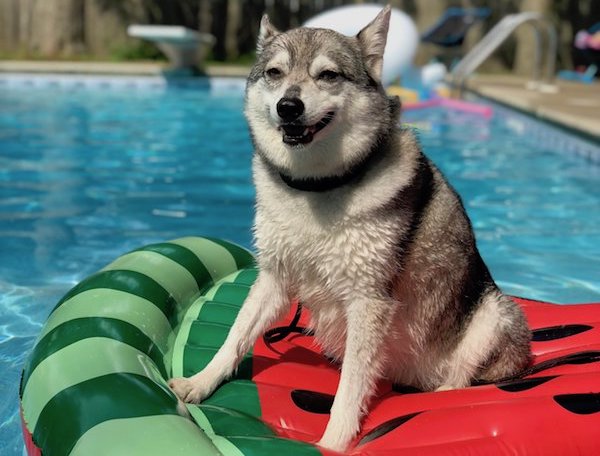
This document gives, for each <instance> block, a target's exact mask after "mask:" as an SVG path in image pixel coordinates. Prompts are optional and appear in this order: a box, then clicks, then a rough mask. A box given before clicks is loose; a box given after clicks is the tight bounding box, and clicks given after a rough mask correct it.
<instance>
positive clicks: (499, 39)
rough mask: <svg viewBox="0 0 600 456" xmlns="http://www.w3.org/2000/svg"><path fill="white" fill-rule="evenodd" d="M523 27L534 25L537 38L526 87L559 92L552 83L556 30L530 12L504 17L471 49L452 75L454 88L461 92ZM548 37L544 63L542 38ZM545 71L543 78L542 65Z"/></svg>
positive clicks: (540, 16) (540, 15)
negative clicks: (531, 70) (500, 48)
mask: <svg viewBox="0 0 600 456" xmlns="http://www.w3.org/2000/svg"><path fill="white" fill-rule="evenodd" d="M522 24H530V25H532V26H533V30H534V36H535V44H536V46H535V55H534V59H535V60H534V65H533V75H532V78H531V81H529V82H528V83H527V88H529V89H535V90H539V91H541V92H548V93H553V92H556V91H557V88H556V86H555V85H554V84H553V81H554V71H555V68H556V51H557V45H558V38H557V34H556V28H555V27H554V25H552V23H551V22H550V21H549V20H548V19H547V18H546V17H545V16H544V15H543V14H540V13H534V12H527V13H518V14H509V15H508V16H505V17H504V18H502V20H501V21H500V22H498V23H497V24H496V25H495V26H494V27H493V28H492V29H491V30H490V31H489V32H488V33H487V34H486V35H485V36H484V37H483V38H482V39H481V41H479V42H478V43H477V44H476V45H475V46H474V47H473V49H471V50H470V51H469V52H468V53H467V54H466V55H465V56H464V57H463V58H462V59H461V60H460V61H459V62H458V63H457V64H456V65H455V66H454V68H452V70H451V72H450V80H451V83H452V85H453V87H455V88H457V89H458V90H459V91H462V90H463V88H464V84H465V80H466V79H467V77H469V75H471V74H472V73H473V72H474V71H475V70H476V69H477V68H479V66H480V65H481V64H482V63H483V62H484V61H485V60H486V59H487V58H488V57H489V56H490V55H491V54H492V53H493V52H494V51H495V50H496V49H497V48H498V47H500V45H501V44H502V43H504V41H506V39H507V38H508V37H509V36H510V35H511V34H512V33H513V32H514V31H515V30H516V29H517V28H518V27H519V26H521V25H522ZM544 33H545V35H546V58H545V62H543V61H542V46H543V44H544V42H543V35H544ZM544 63H545V72H544V75H543V76H542V69H543V64H544Z"/></svg>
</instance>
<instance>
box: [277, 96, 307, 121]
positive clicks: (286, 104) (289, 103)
mask: <svg viewBox="0 0 600 456" xmlns="http://www.w3.org/2000/svg"><path fill="white" fill-rule="evenodd" d="M303 112H304V103H302V100H300V98H282V99H281V100H279V102H278V103H277V114H279V117H281V119H282V120H283V121H284V122H291V121H293V120H296V119H297V118H298V117H300V116H301V115H302V113H303Z"/></svg>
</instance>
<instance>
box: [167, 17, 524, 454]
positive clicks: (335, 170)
mask: <svg viewBox="0 0 600 456" xmlns="http://www.w3.org/2000/svg"><path fill="white" fill-rule="evenodd" d="M389 14H390V11H389V9H388V8H386V9H384V10H383V11H382V12H381V13H380V14H379V15H378V17H377V18H376V19H375V20H374V21H373V22H371V23H370V24H369V25H367V26H366V27H365V28H364V29H363V30H362V31H361V32H360V33H359V34H358V35H357V36H356V37H345V36H342V35H339V34H337V33H335V32H333V31H331V30H323V29H295V30H291V31H289V32H286V33H280V32H279V31H277V30H276V29H275V28H273V27H272V26H271V24H270V23H269V22H268V19H266V18H263V22H262V23H261V35H260V37H259V44H258V49H259V55H258V58H257V62H256V64H255V66H254V68H253V70H252V72H251V74H250V77H249V79H248V85H247V92H246V117H247V119H248V123H249V125H250V130H251V133H252V138H253V141H254V145H255V151H256V153H255V155H254V159H253V169H254V181H255V185H256V193H257V201H256V221H255V238H256V247H257V251H258V264H259V269H260V272H259V276H258V279H257V281H256V283H255V285H254V286H253V287H252V290H251V292H250V295H249V297H248V299H247V301H246V302H245V303H244V306H243V307H242V309H241V311H240V313H239V316H238V318H237V320H236V322H235V324H234V325H233V327H232V329H231V331H230V334H229V336H228V338H227V340H226V342H225V343H224V345H223V347H222V349H221V350H220V351H219V352H218V353H217V354H216V355H215V357H214V359H213V360H212V361H211V363H209V365H208V366H207V367H206V369H204V370H203V371H202V372H200V373H198V374H196V375H195V376H193V377H191V378H189V379H173V380H172V381H171V386H172V387H173V389H174V390H175V391H176V393H177V394H178V395H179V396H180V397H181V398H182V399H183V400H185V401H188V402H198V401H200V400H202V399H203V398H204V397H206V396H207V395H209V394H210V393H211V392H212V391H213V390H214V389H215V388H216V387H217V386H218V384H219V383H220V382H221V381H222V380H223V379H225V378H226V377H227V376H229V375H231V373H232V372H233V370H234V369H235V367H236V366H237V364H238V363H239V361H240V360H241V358H242V356H243V355H244V354H245V353H246V352H247V350H248V349H249V348H250V347H251V346H252V344H253V343H254V341H255V339H256V338H257V337H259V336H260V335H261V334H262V333H263V332H264V331H265V330H266V329H267V328H268V327H269V325H272V324H273V323H274V322H275V321H276V320H277V319H278V318H280V317H281V316H282V315H283V314H285V313H286V312H287V311H288V309H289V305H290V302H291V301H292V300H293V299H299V300H300V301H301V302H302V303H303V305H304V306H305V307H307V308H308V309H309V310H310V313H311V318H312V320H311V328H312V329H313V330H314V333H315V336H316V339H317V341H318V343H319V344H321V346H322V347H323V350H324V351H325V352H326V353H327V354H328V355H330V356H331V357H333V358H335V359H337V360H339V361H340V362H341V379H340V384H339V387H338V391H337V394H336V397H335V401H334V403H333V406H332V409H331V418H330V421H329V424H328V426H327V428H326V430H325V433H324V435H323V437H322V439H321V441H320V442H319V444H320V445H322V446H324V447H327V448H331V449H334V450H344V449H346V448H347V447H348V445H349V444H350V443H351V441H352V439H353V438H354V437H355V436H356V435H357V433H358V431H359V429H360V421H361V418H362V416H363V415H364V413H365V412H366V411H367V409H368V401H369V398H370V397H371V395H372V393H373V391H374V389H375V388H374V387H375V384H376V382H377V381H378V380H379V379H381V378H383V377H385V378H387V379H389V380H391V381H393V382H397V383H402V384H406V385H412V386H415V387H418V388H421V389H424V390H444V389H452V388H463V387H466V386H468V385H469V384H470V383H471V382H472V381H473V380H482V381H495V380H498V379H501V378H505V377H509V376H513V375H516V374H517V373H518V372H519V371H521V370H522V369H523V368H525V367H526V366H527V364H528V362H529V356H530V355H529V353H530V352H529V340H530V333H529V330H528V328H527V324H526V321H525V319H524V317H523V314H522V312H521V310H520V309H519V307H518V306H517V305H516V304H515V303H514V302H513V301H512V300H511V299H510V298H508V297H506V296H504V295H503V294H502V293H501V292H500V291H499V289H498V288H497V286H496V285H495V283H494V281H493V280H492V277H491V276H490V273H489V271H488V269H487V267H486V265H485V264H484V262H483V260H482V258H481V256H480V254H479V252H478V250H477V247H476V243H475V238H474V235H473V230H472V228H471V224H470V222H469V219H468V217H467V215H466V212H465V210H464V207H463V205H462V202H461V199H460V197H459V196H458V195H457V194H456V192H455V191H454V190H453V189H452V188H451V187H450V186H449V184H448V183H447V181H446V180H445V179H444V177H443V176H442V174H441V173H440V171H439V170H438V169H437V168H436V167H435V166H434V165H433V164H432V163H431V162H430V161H429V160H428V159H427V158H426V157H425V156H424V155H423V153H422V152H421V150H420V147H419V145H418V143H417V141H416V140H415V138H414V136H413V135H412V133H411V132H409V131H407V130H401V129H398V128H397V127H396V125H397V121H398V116H399V111H400V106H399V101H398V100H397V99H396V98H390V97H388V96H387V95H386V94H385V91H384V89H383V88H382V86H381V84H380V79H379V78H380V74H381V65H382V59H383V49H384V46H385V40H386V36H387V28H388V23H389Z"/></svg>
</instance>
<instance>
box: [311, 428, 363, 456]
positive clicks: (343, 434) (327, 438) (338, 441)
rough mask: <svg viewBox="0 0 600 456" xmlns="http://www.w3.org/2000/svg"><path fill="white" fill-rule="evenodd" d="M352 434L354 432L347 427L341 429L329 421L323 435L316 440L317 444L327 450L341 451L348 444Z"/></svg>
mask: <svg viewBox="0 0 600 456" xmlns="http://www.w3.org/2000/svg"><path fill="white" fill-rule="evenodd" d="M354 434H355V433H354V432H352V431H350V430H348V429H341V428H340V427H339V426H335V425H332V423H331V422H329V424H328V425H327V428H326V429H325V433H324V434H323V437H321V440H319V441H318V442H317V445H318V446H320V447H321V448H325V449H327V450H331V451H336V452H338V453H343V452H345V451H346V450H347V449H348V447H349V446H350V443H351V442H352V438H353V437H354Z"/></svg>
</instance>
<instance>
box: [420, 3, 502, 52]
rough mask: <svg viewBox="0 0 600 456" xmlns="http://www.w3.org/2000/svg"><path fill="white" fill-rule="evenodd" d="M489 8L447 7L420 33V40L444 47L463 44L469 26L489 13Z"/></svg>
mask: <svg viewBox="0 0 600 456" xmlns="http://www.w3.org/2000/svg"><path fill="white" fill-rule="evenodd" d="M490 12H491V11H490V9H489V8H454V7H453V8H448V9H447V10H446V12H445V13H444V14H443V15H442V17H440V19H439V20H438V21H437V22H436V24H435V25H433V26H432V27H431V28H430V29H429V30H427V31H426V32H425V33H423V35H421V41H423V42H425V43H432V44H436V45H438V46H442V47H445V48H452V47H458V46H461V45H462V44H463V41H464V39H465V36H466V35H467V32H468V31H469V28H471V26H472V25H473V24H475V23H477V22H479V21H482V20H484V19H485V18H487V17H488V16H489V15H490Z"/></svg>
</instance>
